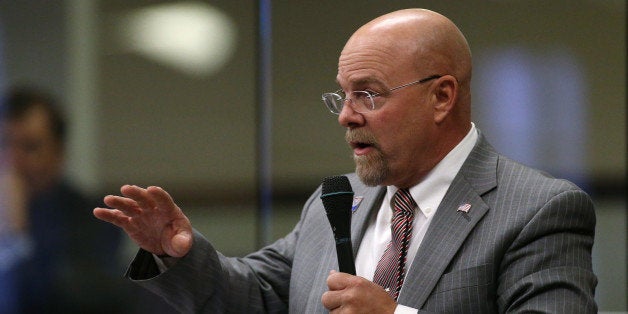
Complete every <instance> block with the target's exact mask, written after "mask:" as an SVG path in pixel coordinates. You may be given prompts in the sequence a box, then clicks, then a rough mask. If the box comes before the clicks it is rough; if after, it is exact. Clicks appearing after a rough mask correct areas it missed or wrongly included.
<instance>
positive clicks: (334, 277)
mask: <svg viewBox="0 0 628 314" xmlns="http://www.w3.org/2000/svg"><path fill="white" fill-rule="evenodd" d="M352 277H353V276H352V275H349V274H347V273H341V272H337V271H333V270H332V271H331V272H330V273H329V276H328V277H327V287H329V290H342V289H345V288H346V287H347V286H348V285H349V282H348V281H349V280H350V279H351V278H352Z"/></svg>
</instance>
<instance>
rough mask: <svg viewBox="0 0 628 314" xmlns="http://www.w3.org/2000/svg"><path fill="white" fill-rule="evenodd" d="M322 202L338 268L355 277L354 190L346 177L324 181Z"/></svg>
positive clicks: (335, 177)
mask: <svg viewBox="0 0 628 314" xmlns="http://www.w3.org/2000/svg"><path fill="white" fill-rule="evenodd" d="M321 200H322V201H323V206H324V207H325V212H326V213H327V219H328V220H329V224H330V225H331V230H332V231H333V232H334V239H335V240H336V254H337V255H338V267H339V270H340V271H341V272H343V273H347V274H351V275H355V263H354V262H353V249H352V248H351V206H352V204H353V190H352V189H351V184H350V183H349V179H347V177H345V176H334V177H327V178H325V179H323V188H322V193H321Z"/></svg>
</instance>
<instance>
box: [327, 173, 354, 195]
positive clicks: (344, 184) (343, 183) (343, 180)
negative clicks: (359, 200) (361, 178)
mask: <svg viewBox="0 0 628 314" xmlns="http://www.w3.org/2000/svg"><path fill="white" fill-rule="evenodd" d="M322 192H323V195H325V194H329V193H336V192H353V190H352V189H351V184H350V183H349V179H348V178H347V177H346V176H332V177H327V178H325V179H323V188H322Z"/></svg>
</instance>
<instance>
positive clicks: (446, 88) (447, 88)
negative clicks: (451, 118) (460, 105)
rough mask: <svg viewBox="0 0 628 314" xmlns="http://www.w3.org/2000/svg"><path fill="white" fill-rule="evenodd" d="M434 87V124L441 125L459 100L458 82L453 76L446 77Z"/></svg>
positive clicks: (440, 79)
mask: <svg viewBox="0 0 628 314" xmlns="http://www.w3.org/2000/svg"><path fill="white" fill-rule="evenodd" d="M436 84H437V85H436V86H435V87H434V91H433V92H434V95H433V97H434V99H435V103H434V122H436V124H440V123H441V122H443V120H445V118H446V117H447V115H448V114H449V113H450V112H451V110H452V109H453V108H454V105H455V104H456V100H457V98H458V89H459V85H458V80H456V78H455V77H453V76H451V75H445V76H443V77H441V78H439V79H438V81H436Z"/></svg>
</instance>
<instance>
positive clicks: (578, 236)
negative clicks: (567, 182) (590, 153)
mask: <svg viewBox="0 0 628 314" xmlns="http://www.w3.org/2000/svg"><path fill="white" fill-rule="evenodd" d="M594 234H595V212H594V208H593V204H592V201H591V199H590V198H589V196H588V195H587V194H586V193H584V192H583V191H582V190H579V189H575V188H574V189H571V190H567V191H563V192H561V193H559V194H557V195H555V196H554V197H552V198H551V199H550V200H549V201H548V202H547V203H546V204H545V205H544V206H542V208H540V209H539V210H538V211H537V212H536V214H535V215H534V216H533V217H532V219H530V221H529V222H528V223H527V224H526V225H525V227H524V228H523V229H522V230H521V232H520V233H519V235H518V236H517V237H516V239H515V241H514V242H513V243H512V245H511V246H510V248H509V249H508V251H507V253H506V254H505V255H504V258H503V260H502V262H501V267H500V276H499V278H498V296H499V298H498V305H499V311H500V312H501V313H504V312H508V313H522V312H535V313H596V312H597V307H596V304H595V300H594V291H595V286H596V284H597V279H596V277H595V275H594V274H593V271H592V265H591V249H592V246H593V238H594Z"/></svg>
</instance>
